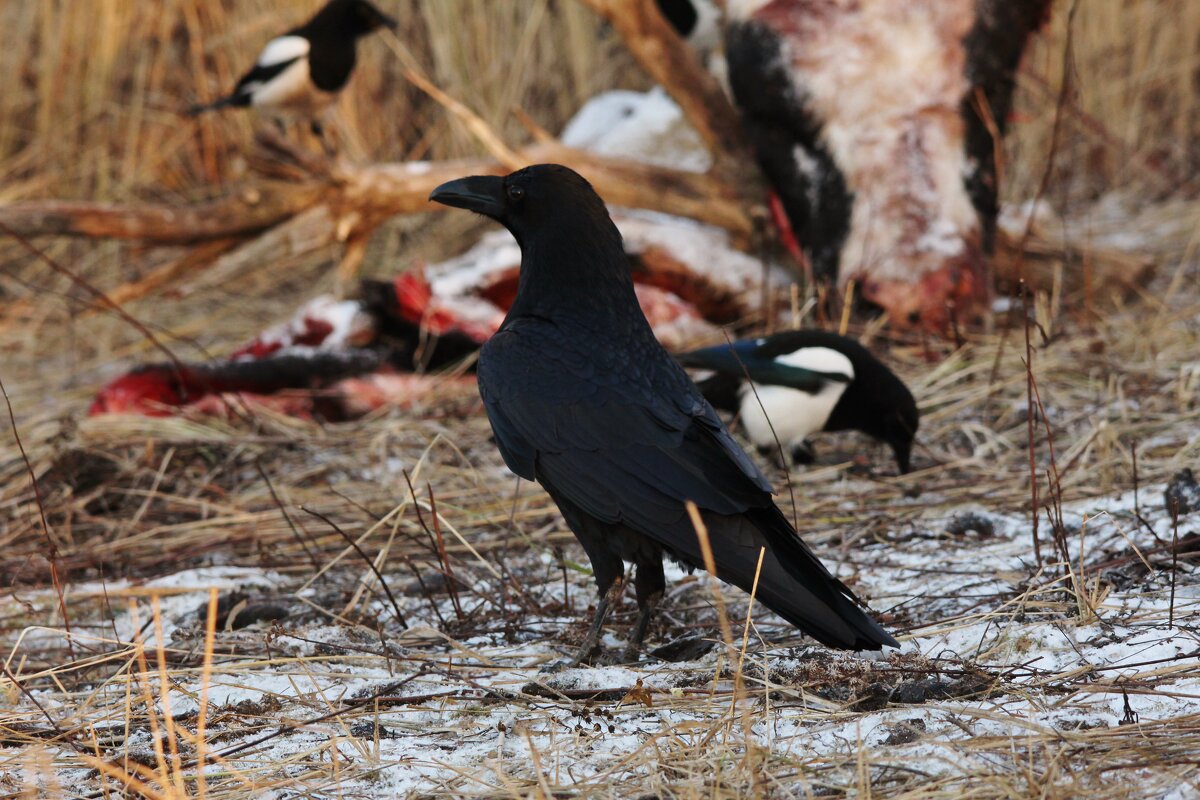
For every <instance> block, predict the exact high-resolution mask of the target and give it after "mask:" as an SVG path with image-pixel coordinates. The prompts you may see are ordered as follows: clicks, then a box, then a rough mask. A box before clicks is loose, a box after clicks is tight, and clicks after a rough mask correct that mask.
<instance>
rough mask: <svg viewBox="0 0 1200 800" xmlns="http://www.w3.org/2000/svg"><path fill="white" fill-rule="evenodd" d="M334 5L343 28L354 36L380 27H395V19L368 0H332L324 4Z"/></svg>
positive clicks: (331, 6) (329, 6)
mask: <svg viewBox="0 0 1200 800" xmlns="http://www.w3.org/2000/svg"><path fill="white" fill-rule="evenodd" d="M335 7H336V8H337V11H338V12H339V13H340V16H341V23H342V25H343V26H345V30H346V31H347V32H348V33H351V34H352V35H354V36H366V35H367V34H368V33H374V32H375V31H377V30H379V29H380V28H391V29H392V30H395V28H396V20H395V19H393V18H392V17H389V16H388V15H387V14H384V13H383V12H382V11H380V10H379V9H378V8H377V7H376V6H375V4H373V3H371V2H370V0H332V2H331V3H330V4H329V5H328V6H326V8H335Z"/></svg>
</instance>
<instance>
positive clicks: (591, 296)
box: [431, 165, 895, 662]
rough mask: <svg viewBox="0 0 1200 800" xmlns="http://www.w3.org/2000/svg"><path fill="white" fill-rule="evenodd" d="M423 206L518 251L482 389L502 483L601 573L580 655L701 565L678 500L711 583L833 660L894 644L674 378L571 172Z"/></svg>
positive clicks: (474, 186) (617, 253)
mask: <svg viewBox="0 0 1200 800" xmlns="http://www.w3.org/2000/svg"><path fill="white" fill-rule="evenodd" d="M431 199H433V200H435V201H437V202H441V203H444V204H446V205H451V206H456V207H460V208H466V209H470V210H473V211H477V212H479V213H481V214H485V215H487V216H489V217H491V218H493V219H495V220H496V221H498V222H500V223H501V224H503V225H504V226H505V227H507V228H508V230H509V231H511V232H512V234H513V236H515V237H516V239H517V242H518V243H519V244H520V246H521V253H522V261H521V273H520V278H519V285H518V290H517V297H516V300H515V301H514V303H513V305H512V307H511V309H510V310H509V313H508V316H507V317H506V318H505V321H504V324H503V325H502V326H501V327H500V330H499V331H498V332H497V333H496V335H495V336H493V337H492V338H491V339H490V340H489V341H488V342H487V344H485V345H484V347H483V350H482V352H481V354H480V360H479V368H478V375H479V389H480V394H481V395H482V397H483V401H484V405H485V407H486V409H487V413H488V419H489V420H490V421H491V424H492V430H493V432H494V433H495V436H496V442H497V444H498V446H499V448H500V452H501V455H502V456H503V457H504V461H505V463H506V464H507V465H508V467H509V469H511V470H512V471H513V472H515V473H516V474H517V475H520V476H521V477H523V478H526V479H528V480H536V481H537V482H538V483H540V484H541V485H542V486H543V487H544V488H545V489H546V491H547V492H548V493H549V494H550V496H551V497H553V498H554V501H555V502H556V503H557V504H558V507H559V509H560V510H561V511H562V514H563V516H564V517H565V519H566V521H567V524H568V525H569V526H570V527H571V529H572V531H573V532H574V533H575V535H576V537H577V538H578V539H579V541H580V543H581V544H582V545H583V547H584V549H585V550H586V551H587V553H588V556H589V558H590V559H591V562H592V568H593V570H594V573H595V577H596V582H597V584H598V586H599V589H600V601H599V603H598V606H597V610H596V616H595V619H594V620H593V624H592V627H591V629H590V631H589V633H588V636H587V638H586V639H585V640H584V643H583V646H582V647H581V648H580V651H579V653H578V654H577V656H576V662H578V661H579V660H581V659H582V658H584V657H586V655H587V654H588V653H589V652H590V651H591V649H592V648H593V647H594V646H595V644H596V641H597V639H598V636H599V633H600V626H601V625H602V624H603V621H604V617H605V615H606V613H607V611H608V608H609V606H610V605H611V604H612V602H614V601H615V600H616V598H617V597H619V595H620V592H621V591H622V589H623V584H624V579H623V573H624V564H623V562H624V561H630V562H633V563H634V564H635V565H636V567H637V572H636V577H635V578H634V588H635V590H636V595H637V600H638V606H639V610H640V613H639V616H638V621H637V623H636V624H635V627H634V630H633V634H632V637H631V641H630V647H631V650H633V649H636V647H637V646H638V645H640V642H641V639H642V637H643V636H644V635H645V631H646V625H647V623H648V621H649V618H650V615H651V613H652V611H653V609H654V606H655V605H656V603H657V602H658V600H659V598H660V597H661V595H662V592H663V589H664V587H665V579H664V577H663V569H662V557H663V555H664V554H666V555H669V556H671V557H672V558H674V559H675V560H677V561H679V562H681V563H683V564H685V565H687V566H689V567H702V566H703V557H702V553H701V548H700V545H699V542H698V538H697V535H696V531H695V530H694V528H693V526H692V523H691V521H690V520H689V517H688V515H687V512H686V508H685V501H689V500H690V501H692V502H694V503H695V504H696V505H697V506H698V507H699V509H700V510H701V513H702V516H703V518H704V521H705V524H706V526H707V528H708V532H709V537H710V541H711V544H712V551H713V556H714V558H715V561H716V564H717V573H718V576H719V577H720V578H721V579H722V580H725V581H727V582H729V583H732V584H735V585H736V586H739V587H741V588H742V589H745V590H747V591H748V590H750V588H751V586H752V583H753V580H754V574H755V565H756V563H757V560H758V555H759V551H760V548H765V549H766V555H765V558H764V562H763V567H762V574H761V578H760V582H759V585H758V592H757V596H758V598H759V600H761V601H762V602H763V604H764V605H766V606H767V607H769V608H771V609H772V610H773V611H775V612H776V613H778V614H779V615H780V616H782V617H784V618H785V619H787V620H788V621H789V622H791V623H792V624H794V625H795V626H797V627H798V628H800V629H801V630H803V631H805V632H806V633H809V634H810V635H812V636H813V637H815V638H816V639H818V640H820V641H821V642H824V643H825V644H828V645H830V646H833V647H841V648H850V649H873V650H878V649H880V648H881V647H882V646H883V645H885V644H887V645H895V640H894V639H892V637H891V636H889V635H888V634H887V633H886V632H885V631H884V630H883V629H882V628H880V627H879V626H878V625H877V624H876V623H875V622H874V621H873V620H872V619H871V618H870V617H868V616H867V615H866V614H865V613H864V612H863V611H862V610H861V609H860V608H859V607H858V605H856V600H855V598H854V595H853V594H852V593H851V592H850V591H849V589H847V588H846V587H845V586H844V585H843V584H842V583H841V582H840V581H838V580H837V579H836V578H834V577H833V576H832V575H831V574H830V573H829V571H828V570H827V569H826V568H825V567H824V566H823V565H822V564H821V563H820V561H818V560H817V558H816V556H814V555H813V553H812V551H811V550H809V548H808V547H807V545H805V544H804V542H803V541H801V539H800V537H799V536H798V535H797V534H796V532H795V530H794V529H793V528H792V526H791V525H790V524H789V523H788V521H787V519H786V518H785V517H784V515H783V513H782V512H781V511H780V510H779V509H778V508H777V507H776V505H775V503H774V500H773V499H772V489H771V485H770V484H769V483H768V481H767V479H766V478H765V477H764V476H763V475H762V473H761V472H759V470H758V469H757V468H756V467H755V466H754V464H753V463H752V462H751V461H750V459H749V458H748V457H747V456H746V454H745V453H744V452H743V451H742V450H741V448H740V447H739V446H738V445H737V443H736V442H735V441H734V440H733V438H732V437H731V436H730V435H729V432H728V431H727V430H726V429H725V426H724V425H723V424H722V423H721V420H720V419H719V418H718V417H717V415H716V412H715V411H714V410H713V408H712V406H710V405H709V404H708V402H707V401H705V399H704V397H703V395H702V394H701V393H700V390H699V389H698V388H697V387H696V386H695V384H693V383H692V381H691V380H690V379H689V378H688V376H687V373H686V372H685V371H684V370H683V368H682V367H680V366H679V364H678V363H677V362H676V361H675V360H674V359H673V358H672V357H671V356H670V355H669V354H668V353H667V352H666V351H665V350H664V349H663V348H662V346H661V345H660V344H659V343H658V341H657V340H656V339H655V338H654V334H653V332H652V331H651V328H650V325H649V324H648V323H647V322H646V318H645V317H644V316H643V314H642V312H641V310H640V308H639V306H638V302H637V298H636V295H635V294H634V289H633V282H632V279H631V277H630V274H629V262H628V259H627V258H626V256H625V252H624V249H623V247H622V243H621V235H620V233H619V232H618V231H617V228H616V226H615V225H614V224H613V222H612V220H611V219H610V217H609V215H608V211H607V209H606V208H605V206H604V203H603V201H602V200H601V199H600V197H599V196H598V195H597V194H596V193H595V191H593V189H592V187H591V186H590V185H589V184H588V183H587V181H585V180H584V179H583V178H582V177H580V176H579V175H578V174H576V173H575V172H573V171H571V170H570V169H567V168H566V167H562V166H557V165H539V166H534V167H529V168H527V169H523V170H521V171H519V172H515V173H513V174H511V175H509V176H507V177H504V178H500V177H491V176H488V177H472V178H464V179H462V180H459V181H452V182H450V183H447V184H444V185H442V186H440V187H438V189H436V190H435V191H434V193H433V195H432V197H431Z"/></svg>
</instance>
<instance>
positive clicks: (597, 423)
mask: <svg viewBox="0 0 1200 800" xmlns="http://www.w3.org/2000/svg"><path fill="white" fill-rule="evenodd" d="M579 341H581V339H580V337H575V336H567V335H565V334H564V333H562V332H561V331H560V330H559V329H558V328H556V327H554V326H552V325H549V324H545V323H543V324H538V323H536V322H533V323H525V324H518V325H506V327H505V329H503V330H501V331H500V332H499V333H497V334H496V335H495V336H493V337H492V338H491V339H490V340H489V341H488V343H487V344H486V345H485V346H484V349H483V352H482V353H481V357H480V364H479V384H480V394H481V395H482V397H483V401H484V405H485V407H486V408H487V413H488V418H489V420H490V421H491V423H492V429H493V432H494V433H495V434H496V440H497V443H498V444H499V447H500V452H501V455H503V457H504V460H505V463H506V464H508V466H509V468H510V469H511V470H512V471H513V472H515V473H517V474H518V475H521V476H522V477H524V478H527V479H530V480H533V479H537V480H541V481H544V482H548V483H550V484H551V485H552V486H553V487H554V488H555V489H556V490H557V491H559V492H560V493H562V494H564V495H565V496H567V497H568V499H570V500H571V502H573V503H575V504H576V505H578V506H580V507H581V508H582V509H583V510H585V511H586V512H587V513H589V514H592V515H593V516H595V517H597V518H599V519H602V520H604V521H606V522H613V523H616V522H626V523H628V524H630V525H631V526H632V527H634V528H635V529H636V530H639V531H643V532H646V533H647V535H654V534H653V533H651V530H652V529H654V528H655V526H657V525H660V524H662V523H663V522H665V521H666V520H664V519H663V516H662V515H663V513H666V514H668V515H669V516H670V517H671V519H672V520H673V519H675V518H677V517H678V516H679V514H680V513H681V508H682V506H681V504H682V502H683V501H685V500H691V501H693V502H694V503H696V505H697V506H699V507H700V508H701V509H702V510H706V511H712V512H714V513H718V514H738V513H741V512H744V511H746V510H747V509H749V508H765V507H767V506H769V505H772V504H773V501H772V499H771V491H772V490H771V484H770V482H768V481H767V479H766V477H764V476H763V474H762V473H761V472H760V471H759V470H758V468H757V467H756V466H754V463H753V462H751V461H750V459H749V457H747V456H746V454H745V453H744V452H743V451H742V449H741V448H740V447H739V446H738V445H737V443H736V442H735V441H734V440H733V438H732V437H731V436H730V435H729V433H728V431H726V430H725V427H724V425H722V424H721V421H720V419H719V418H718V417H717V415H716V412H714V411H713V409H712V407H711V406H710V405H709V404H708V402H707V401H705V400H704V398H703V396H702V395H701V394H700V391H699V390H698V389H697V388H696V386H695V385H694V384H693V383H692V382H691V381H690V380H689V379H688V377H687V375H686V373H684V372H683V370H682V369H681V368H680V367H679V365H678V364H676V363H675V362H674V361H673V360H672V359H671V358H670V357H669V356H667V355H666V353H665V352H664V351H662V349H661V348H660V347H659V346H658V344H657V343H656V342H651V343H650V344H652V345H653V346H652V347H651V346H646V347H644V348H643V352H640V353H639V352H633V351H632V350H631V349H623V350H622V351H621V352H619V353H618V352H597V349H592V350H589V351H585V350H583V349H581V347H580V346H577V345H575V344H574V342H579ZM585 341H586V343H587V344H589V345H594V346H595V348H603V344H601V343H596V342H594V340H590V339H589V340H585ZM634 349H636V346H635V347H634ZM664 506H669V509H670V510H669V511H667V510H666V509H665V508H663V507H664Z"/></svg>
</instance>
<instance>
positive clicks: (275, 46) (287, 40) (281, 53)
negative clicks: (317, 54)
mask: <svg viewBox="0 0 1200 800" xmlns="http://www.w3.org/2000/svg"><path fill="white" fill-rule="evenodd" d="M310 46H311V45H310V43H309V41H308V39H305V38H304V37H303V36H280V37H278V38H275V39H272V40H271V41H269V42H267V46H266V47H264V48H263V49H262V52H261V53H259V54H258V66H260V67H271V66H274V65H275V64H282V63H283V62H284V61H291V60H292V59H293V58H303V57H304V56H306V55H308V49H309V47H310Z"/></svg>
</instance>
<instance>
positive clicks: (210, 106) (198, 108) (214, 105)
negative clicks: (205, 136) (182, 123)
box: [187, 95, 234, 117]
mask: <svg viewBox="0 0 1200 800" xmlns="http://www.w3.org/2000/svg"><path fill="white" fill-rule="evenodd" d="M231 105H234V97H233V95H230V96H228V97H222V98H221V99H220V100H214V101H213V102H211V103H199V104H197V105H194V106H192V107H191V108H189V109H188V110H187V115H188V116H189V117H197V116H199V115H201V114H204V113H207V112H209V111H216V110H217V109H221V108H227V107H229V106H231Z"/></svg>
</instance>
